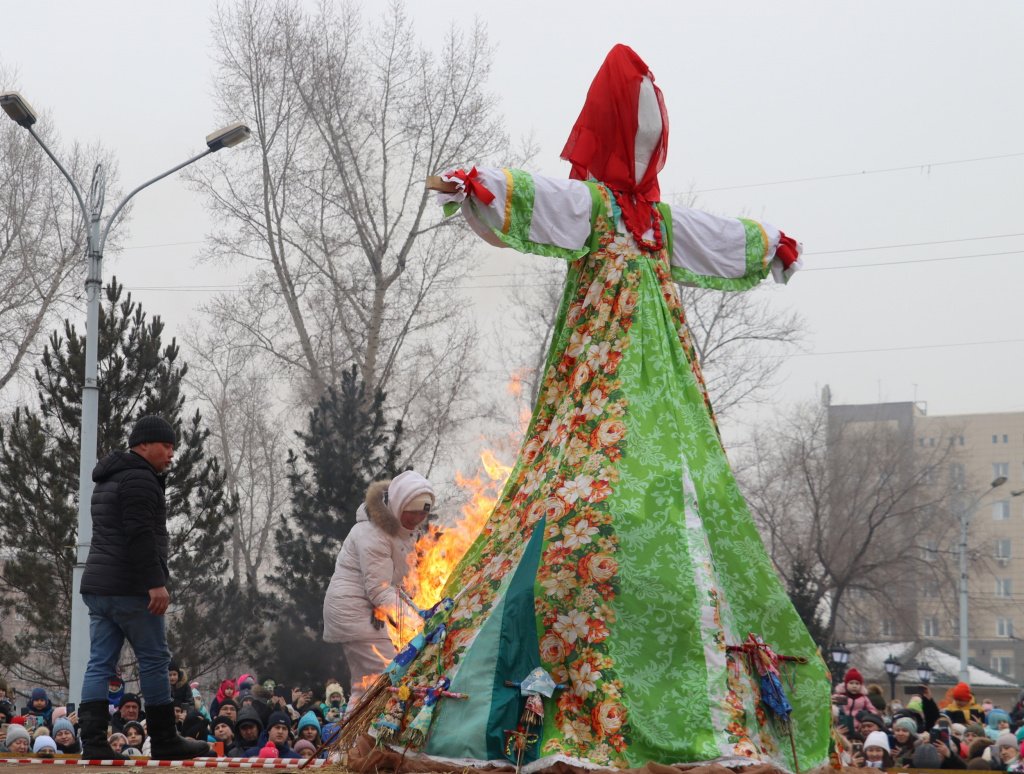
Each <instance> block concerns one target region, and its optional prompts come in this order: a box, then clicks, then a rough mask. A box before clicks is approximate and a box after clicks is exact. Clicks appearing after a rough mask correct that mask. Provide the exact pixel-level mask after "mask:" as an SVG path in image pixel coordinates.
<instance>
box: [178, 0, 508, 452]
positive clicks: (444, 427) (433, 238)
mask: <svg viewBox="0 0 1024 774" xmlns="http://www.w3.org/2000/svg"><path fill="white" fill-rule="evenodd" d="M214 29H215V40H216V48H217V57H218V83H217V89H218V91H219V96H220V101H221V102H222V103H223V104H224V105H225V107H226V109H228V110H230V111H232V112H233V113H237V114H240V115H244V116H245V117H246V120H247V121H248V122H249V124H250V126H251V127H252V129H253V134H254V137H255V139H256V142H254V143H251V144H250V146H249V148H248V150H246V151H243V152H240V153H236V154H235V158H234V159H217V160H215V161H217V162H219V163H218V164H215V165H211V166H209V167H207V168H204V169H202V170H197V171H195V172H193V173H192V180H193V181H194V183H195V185H196V186H197V187H198V188H199V189H200V190H202V191H203V192H204V193H205V194H206V195H207V196H208V197H209V198H210V200H211V202H212V203H213V206H214V207H215V209H216V210H218V211H219V212H220V213H221V214H222V215H223V218H222V220H221V227H220V228H219V229H218V230H217V231H216V233H215V234H214V235H213V238H212V245H211V250H210V254H211V256H212V257H217V258H221V259H226V260H230V261H235V262H238V261H241V262H243V263H244V265H247V266H249V267H250V268H251V270H252V273H251V275H250V277H249V279H248V281H247V282H246V289H245V290H244V291H243V292H242V293H241V294H239V296H238V297H237V298H233V299H231V300H230V301H225V302H223V303H220V304H219V305H218V307H219V310H220V312H221V314H222V319H226V320H228V321H229V322H230V323H231V324H233V325H236V326H238V327H239V328H241V329H244V330H247V331H248V332H249V335H250V337H251V340H252V343H253V344H254V345H255V346H259V347H261V348H263V349H264V350H265V351H267V352H268V353H270V354H271V355H272V356H273V357H274V358H275V359H276V360H277V361H278V362H279V363H281V364H282V366H283V367H284V369H286V371H287V372H289V373H290V374H291V376H292V378H297V379H299V380H301V383H302V387H303V389H302V391H301V393H300V397H301V399H302V400H304V401H305V402H306V403H309V402H311V401H312V400H315V399H316V397H317V396H319V394H320V393H321V392H322V391H323V390H324V389H325V387H326V386H328V385H331V384H334V383H336V382H337V380H338V377H339V374H340V373H341V372H342V371H343V370H344V369H345V368H346V367H347V366H348V365H350V364H352V363H355V364H356V365H357V366H358V368H359V369H360V373H361V376H362V379H363V381H364V382H365V383H366V385H367V386H368V387H369V388H370V390H369V394H372V391H373V390H374V389H376V388H381V389H384V390H385V391H386V392H387V393H388V403H389V405H390V407H391V408H392V410H393V411H395V413H396V414H398V415H401V416H402V417H403V419H404V420H405V426H406V427H407V428H408V432H407V434H406V445H407V446H408V447H409V448H407V449H406V450H405V451H406V453H407V454H408V455H409V456H410V457H415V458H420V457H424V456H426V457H428V458H430V459H432V458H434V457H436V455H437V453H438V452H439V451H440V446H439V444H438V439H441V438H444V437H446V436H447V435H448V433H449V431H450V430H452V429H453V428H454V427H455V426H457V425H458V424H459V423H460V422H466V421H470V420H471V419H472V418H473V416H474V412H473V411H472V410H471V407H470V406H469V404H468V403H467V402H466V400H465V396H466V395H467V388H468V384H469V382H470V377H471V375H472V366H473V361H472V356H473V346H472V344H473V340H474V338H475V330H474V327H473V325H472V324H471V322H470V320H469V318H468V315H467V313H466V308H467V305H466V304H465V303H464V302H463V301H462V299H461V298H460V296H459V291H458V289H457V284H456V283H457V281H458V280H459V279H460V278H461V277H462V276H463V275H464V274H465V273H466V272H467V270H468V266H469V264H468V256H469V251H470V249H471V247H472V246H473V245H474V243H473V242H472V240H470V239H469V238H468V236H469V235H468V233H467V231H466V229H464V228H463V227H462V226H461V224H458V223H451V222H446V221H442V220H441V219H440V217H439V213H437V212H436V211H435V208H434V207H432V206H429V202H428V198H427V194H426V191H425V190H424V185H423V181H424V179H425V177H426V176H427V175H429V174H433V173H436V172H438V171H441V170H442V169H444V168H445V167H447V166H450V165H454V164H459V163H473V162H477V161H481V160H484V159H486V158H487V157H490V156H492V155H495V154H499V153H502V152H504V151H505V149H506V148H507V146H508V142H507V138H506V136H505V134H504V132H503V131H502V128H501V122H500V120H499V117H498V116H497V114H496V112H495V99H494V97H492V96H491V95H489V94H488V93H487V92H486V91H485V90H484V87H485V84H486V80H487V77H488V72H489V68H490V48H489V44H488V42H487V39H486V35H485V34H484V31H483V29H482V28H480V27H479V26H478V27H475V28H473V29H471V30H470V31H468V32H460V31H458V30H454V29H453V30H452V31H451V32H450V33H449V34H448V36H447V37H446V38H445V40H444V41H443V42H442V44H441V45H440V51H438V52H436V53H435V52H431V51H429V50H427V49H426V48H424V47H423V46H422V45H421V44H420V43H419V42H418V41H417V39H416V36H415V34H414V30H413V25H412V23H411V21H410V20H409V19H408V18H407V16H406V15H405V12H404V10H403V7H402V5H401V4H399V3H395V4H393V5H391V6H390V7H389V8H388V9H387V10H386V11H385V12H384V14H383V15H382V16H381V17H380V18H379V19H378V20H376V21H373V22H367V21H365V20H364V19H363V18H362V17H361V15H360V14H359V12H358V11H357V9H356V8H355V7H354V6H345V7H342V8H341V9H340V10H339V9H335V8H334V7H333V6H332V5H330V4H327V3H324V4H323V5H321V6H320V7H319V9H318V11H317V12H316V13H314V14H312V15H307V14H306V13H304V12H303V11H302V10H301V9H299V8H298V7H297V6H296V5H291V4H288V3H286V2H270V1H269V0H268V1H267V2H263V1H262V0H243V2H240V3H238V4H237V5H234V6H221V7H220V9H219V11H218V14H217V17H216V20H215V23H214ZM239 150H240V151H241V150H242V149H239Z"/></svg>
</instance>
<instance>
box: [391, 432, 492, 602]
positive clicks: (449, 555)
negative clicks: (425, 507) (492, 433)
mask: <svg viewBox="0 0 1024 774" xmlns="http://www.w3.org/2000/svg"><path fill="white" fill-rule="evenodd" d="M480 463H481V466H480V469H478V470H477V471H476V473H475V475H473V476H472V477H466V476H464V475H462V473H459V472H456V474H455V483H456V485H457V486H458V487H459V488H460V489H462V490H464V491H465V492H466V493H467V495H468V496H469V500H468V502H466V504H465V505H463V506H462V518H460V519H459V520H458V521H457V522H456V523H455V524H454V525H452V526H450V527H447V528H442V527H440V526H438V525H437V524H431V525H430V526H429V528H428V530H427V533H426V534H425V535H423V537H421V538H420V539H419V540H418V541H416V548H415V550H414V552H413V554H412V555H411V556H410V557H409V565H410V567H414V568H415V571H414V572H411V573H409V577H408V578H407V580H406V588H407V589H408V590H409V593H410V595H411V596H412V598H413V599H414V600H415V601H416V604H417V605H418V606H419V607H420V608H423V609H425V608H428V607H431V606H432V605H434V604H436V603H437V602H438V601H439V600H440V599H441V592H442V590H443V589H444V585H445V583H447V582H448V576H450V575H451V574H452V570H454V569H455V566H456V565H457V564H458V563H459V561H460V560H461V559H462V557H463V556H464V555H465V553H466V551H467V550H468V549H469V547H470V546H471V545H472V544H473V541H474V540H476V537H477V535H479V534H480V530H481V529H482V528H483V526H484V524H486V523H487V519H488V518H489V517H490V515H491V511H492V510H494V504H495V503H496V502H497V500H498V495H499V494H500V492H501V488H502V487H503V486H504V485H505V479H507V478H508V476H509V473H511V472H512V467H511V466H509V465H505V464H504V463H502V462H501V461H500V460H499V459H498V458H497V456H496V455H495V454H494V452H492V451H491V450H490V449H484V450H483V451H482V452H481V453H480Z"/></svg>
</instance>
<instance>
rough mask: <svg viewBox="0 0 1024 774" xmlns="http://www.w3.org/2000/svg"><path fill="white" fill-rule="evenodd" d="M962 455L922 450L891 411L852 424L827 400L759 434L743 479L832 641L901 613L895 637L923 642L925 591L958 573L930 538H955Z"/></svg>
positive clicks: (778, 555) (793, 581)
mask: <svg viewBox="0 0 1024 774" xmlns="http://www.w3.org/2000/svg"><path fill="white" fill-rule="evenodd" d="M856 408H860V407H856ZM954 454H955V452H954V448H953V446H952V445H945V444H939V445H938V446H935V447H928V448H919V447H917V445H916V444H915V443H914V432H913V428H912V425H910V426H909V427H908V425H907V423H906V422H903V423H900V422H898V421H895V420H893V419H892V417H891V416H887V415H884V414H883V413H881V412H879V413H878V415H877V416H871V415H870V412H869V413H868V415H862V416H860V417H857V418H856V419H851V418H850V417H844V416H843V415H842V414H841V413H839V412H836V411H834V410H833V411H830V409H829V407H828V406H827V405H811V404H805V405H801V406H798V407H797V408H795V409H794V410H792V411H791V412H789V413H787V414H786V415H785V416H782V417H780V418H779V419H778V420H777V421H775V422H774V423H772V424H771V425H770V426H769V427H767V428H762V429H760V430H759V431H758V432H757V433H755V436H754V439H753V443H752V446H751V449H750V452H749V453H748V454H747V455H746V456H745V457H744V458H743V460H742V461H741V462H740V464H739V465H738V466H737V469H738V476H739V479H740V482H741V485H742V487H743V489H744V492H745V494H746V497H747V502H748V504H749V505H750V508H751V511H752V513H753V515H754V518H755V520H756V521H757V522H758V525H759V527H760V529H761V533H762V537H763V538H764V540H765V544H766V547H767V549H768V552H769V554H770V555H771V557H772V560H773V562H774V563H775V567H776V569H777V570H778V572H779V574H780V575H781V577H782V578H783V580H784V581H785V583H786V585H787V588H788V589H789V590H790V593H791V596H793V598H794V601H795V602H798V608H800V607H801V604H800V603H801V602H802V604H803V606H804V607H803V609H801V610H800V613H801V615H802V616H803V617H804V619H805V621H807V622H808V624H809V626H810V628H812V629H814V628H817V629H818V631H819V632H820V634H821V637H822V640H821V643H820V644H823V645H827V644H828V643H830V642H831V641H832V640H833V638H834V637H835V635H836V632H837V629H839V628H841V627H842V628H845V630H846V632H847V633H850V631H851V628H852V629H854V630H855V629H856V628H857V627H856V626H855V622H856V621H857V620H858V619H859V618H862V617H863V620H865V621H870V622H874V623H877V620H878V616H877V615H873V614H871V613H870V612H869V611H871V610H879V609H887V610H890V611H892V615H893V617H894V619H895V620H896V627H897V628H898V629H899V631H898V632H894V634H896V635H908V634H909V635H910V636H913V635H914V633H915V631H916V620H917V611H916V599H917V594H916V589H917V588H919V587H920V586H921V584H923V583H928V582H933V583H935V582H941V581H942V580H943V579H944V576H943V573H944V572H945V570H946V568H947V565H946V564H945V563H944V562H936V561H934V559H935V556H933V555H932V554H933V553H934V551H935V550H936V548H935V546H934V545H929V544H928V543H927V542H926V538H927V536H928V535H931V534H935V533H936V531H937V530H938V531H941V532H943V533H945V532H948V531H949V530H948V529H947V526H948V525H943V524H942V523H941V518H940V517H941V514H946V513H948V512H949V503H950V500H951V498H952V497H953V496H954V493H955V488H954V486H953V485H952V482H950V480H949V476H948V474H947V471H948V470H949V467H950V462H951V460H952V459H953V457H954ZM880 606H881V607H880ZM854 634H856V632H855V631H854ZM872 634H874V635H875V636H876V637H877V635H878V634H879V632H878V631H874V632H872Z"/></svg>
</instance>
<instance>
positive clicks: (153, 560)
mask: <svg viewBox="0 0 1024 774" xmlns="http://www.w3.org/2000/svg"><path fill="white" fill-rule="evenodd" d="M175 442H176V436H175V432H174V428H173V427H171V425H170V424H169V423H168V422H167V420H165V419H163V418H162V417H158V416H145V417H142V418H141V419H139V420H138V421H137V422H136V423H135V426H134V427H133V428H132V431H131V434H130V436H129V438H128V449H127V450H118V451H113V452H111V453H110V454H108V455H106V456H105V457H104V458H103V459H101V460H100V461H99V462H98V463H96V467H95V468H94V469H93V471H92V478H93V481H94V482H95V488H94V489H93V494H92V502H91V513H92V528H93V537H92V544H91V546H90V547H89V557H88V559H87V560H86V564H85V573H84V574H83V576H82V583H81V588H80V589H79V591H80V593H81V594H82V598H83V600H84V601H85V604H86V607H88V608H89V664H88V667H87V668H86V670H85V678H84V679H83V681H82V705H81V707H80V708H79V717H80V720H81V725H82V746H83V748H84V752H83V755H84V756H85V757H88V758H109V759H121V760H123V759H124V756H121V755H118V754H115V753H114V751H113V749H111V747H110V745H109V744H108V742H107V723H108V720H109V717H108V714H107V691H108V685H109V681H110V679H111V677H112V676H114V675H116V674H117V663H118V659H119V658H120V655H121V648H122V646H123V645H124V642H125V640H127V641H128V642H129V644H130V645H131V646H132V650H133V651H135V656H136V658H137V659H138V662H139V681H140V682H141V684H142V693H143V695H145V697H146V715H147V724H148V727H149V734H150V737H151V741H152V754H153V757H154V758H158V759H164V760H182V759H185V758H195V757H197V756H199V755H209V754H210V746H209V745H208V744H206V743H205V742H200V741H197V740H188V739H184V738H182V737H181V736H179V735H178V730H177V727H176V726H175V718H174V703H173V701H172V699H171V684H170V679H169V677H168V673H169V669H170V664H171V655H170V651H169V650H168V648H167V631H166V623H165V619H164V614H165V613H166V612H167V607H168V605H169V604H170V594H169V593H168V591H167V584H168V581H169V579H170V572H169V570H168V554H169V539H170V538H169V534H168V531H167V500H166V497H165V495H164V485H165V476H166V472H167V469H168V468H169V467H170V465H171V462H172V460H173V459H174V445H175Z"/></svg>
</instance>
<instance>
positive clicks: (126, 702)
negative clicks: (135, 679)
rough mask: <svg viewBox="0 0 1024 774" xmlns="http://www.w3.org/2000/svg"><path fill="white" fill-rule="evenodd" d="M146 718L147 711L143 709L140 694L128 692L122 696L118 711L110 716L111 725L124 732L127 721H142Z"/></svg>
mask: <svg viewBox="0 0 1024 774" xmlns="http://www.w3.org/2000/svg"><path fill="white" fill-rule="evenodd" d="M145 719H146V713H145V712H143V711H142V699H140V698H139V696H138V694H135V693H126V694H124V695H123V696H121V702H120V704H118V707H117V712H115V713H114V714H113V715H111V716H110V727H111V728H113V729H114V730H115V731H119V732H120V733H122V734H123V733H124V732H125V731H124V726H125V724H126V723H129V722H132V721H135V722H136V723H140V722H142V721H143V720H145Z"/></svg>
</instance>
